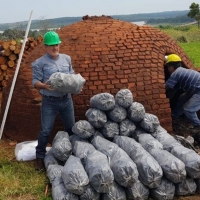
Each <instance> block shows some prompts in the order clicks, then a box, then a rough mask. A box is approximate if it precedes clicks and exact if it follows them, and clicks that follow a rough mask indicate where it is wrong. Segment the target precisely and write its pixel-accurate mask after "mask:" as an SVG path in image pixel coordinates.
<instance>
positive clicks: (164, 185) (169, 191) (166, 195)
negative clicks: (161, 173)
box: [150, 178, 175, 200]
mask: <svg viewBox="0 0 200 200" xmlns="http://www.w3.org/2000/svg"><path fill="white" fill-rule="evenodd" d="M174 194H175V185H174V184H173V183H172V182H170V181H168V180H167V179H165V178H163V179H162V181H161V183H160V185H159V186H158V187H157V188H154V189H150V196H151V198H152V199H154V200H163V199H167V200H172V199H174Z"/></svg>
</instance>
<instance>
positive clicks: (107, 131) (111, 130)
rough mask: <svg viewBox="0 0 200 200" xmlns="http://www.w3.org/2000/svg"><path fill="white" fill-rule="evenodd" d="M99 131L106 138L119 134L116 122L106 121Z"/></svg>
mask: <svg viewBox="0 0 200 200" xmlns="http://www.w3.org/2000/svg"><path fill="white" fill-rule="evenodd" d="M101 133H102V135H103V136H104V137H106V138H113V137H114V136H115V135H119V125H118V123H116V122H112V121H107V122H106V124H105V125H104V127H102V128H101Z"/></svg>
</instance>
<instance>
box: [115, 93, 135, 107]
mask: <svg viewBox="0 0 200 200" xmlns="http://www.w3.org/2000/svg"><path fill="white" fill-rule="evenodd" d="M115 102H116V103H117V104H119V105H120V106H122V107H124V108H128V107H129V106H130V105H131V104H132V103H133V95H132V92H131V91H130V90H129V89H121V90H119V91H118V92H117V94H116V95H115Z"/></svg>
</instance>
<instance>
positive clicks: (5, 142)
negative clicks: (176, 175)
mask: <svg viewBox="0 0 200 200" xmlns="http://www.w3.org/2000/svg"><path fill="white" fill-rule="evenodd" d="M173 128H174V131H173V133H172V134H174V135H180V136H184V137H187V136H189V135H190V136H193V133H192V131H191V129H189V124H188V123H187V121H185V119H183V120H182V121H180V122H178V123H173ZM16 144H17V141H14V140H11V139H8V138H6V137H5V136H3V137H2V139H1V140H0V150H1V155H0V156H6V157H7V158H8V159H9V160H11V161H12V160H13V161H15V160H16V159H15V154H14V151H15V145H16ZM194 148H195V150H196V151H197V152H200V143H199V142H198V141H195V143H194ZM174 200H200V190H199V192H197V193H196V194H195V195H191V196H179V197H177V196H176V197H174Z"/></svg>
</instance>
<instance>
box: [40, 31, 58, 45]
mask: <svg viewBox="0 0 200 200" xmlns="http://www.w3.org/2000/svg"><path fill="white" fill-rule="evenodd" d="M43 42H44V44H46V45H49V46H51V45H56V44H60V43H61V40H60V38H59V35H58V34H57V33H56V32H54V31H49V32H47V33H45V35H44V41H43Z"/></svg>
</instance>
